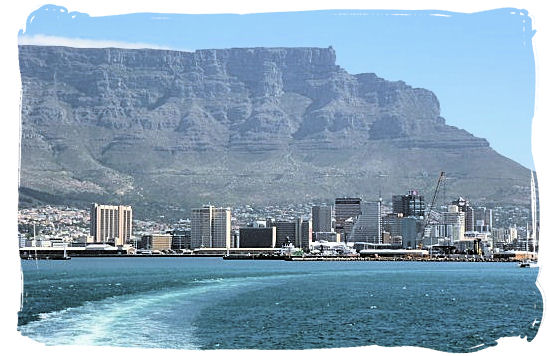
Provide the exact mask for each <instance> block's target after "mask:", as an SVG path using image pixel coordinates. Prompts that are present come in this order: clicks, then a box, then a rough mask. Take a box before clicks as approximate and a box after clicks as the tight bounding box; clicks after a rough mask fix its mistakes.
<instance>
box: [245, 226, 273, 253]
mask: <svg viewBox="0 0 550 356" xmlns="http://www.w3.org/2000/svg"><path fill="white" fill-rule="evenodd" d="M276 230H277V228H276V227H275V226H272V227H241V228H240V229H239V248H273V247H275V240H276V236H277V235H276Z"/></svg>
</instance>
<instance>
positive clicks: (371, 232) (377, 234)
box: [348, 200, 382, 244]
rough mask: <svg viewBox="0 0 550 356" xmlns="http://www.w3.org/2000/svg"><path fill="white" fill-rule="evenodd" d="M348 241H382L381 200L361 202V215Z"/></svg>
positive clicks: (376, 242)
mask: <svg viewBox="0 0 550 356" xmlns="http://www.w3.org/2000/svg"><path fill="white" fill-rule="evenodd" d="M348 241H352V242H369V243H374V244H379V243H382V215H381V201H380V200H378V201H371V202H363V203H361V215H359V217H358V218H357V221H356V222H355V225H354V226H353V228H352V230H351V234H350V237H349V239H348Z"/></svg>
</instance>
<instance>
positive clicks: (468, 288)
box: [18, 257, 542, 352]
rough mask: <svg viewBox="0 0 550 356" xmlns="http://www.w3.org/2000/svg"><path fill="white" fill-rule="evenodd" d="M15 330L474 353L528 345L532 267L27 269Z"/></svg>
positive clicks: (87, 263)
mask: <svg viewBox="0 0 550 356" xmlns="http://www.w3.org/2000/svg"><path fill="white" fill-rule="evenodd" d="M22 269H23V275H24V291H23V308H22V310H21V311H20V313H19V325H18V329H19V330H20V332H21V333H22V334H23V335H25V336H29V337H31V338H32V339H35V340H37V341H39V342H42V343H45V344H48V345H58V344H81V345H110V346H128V347H156V348H182V349H242V348H253V349H304V348H328V347H331V348H333V347H353V346H365V345H374V344H376V345H380V346H421V347H427V348H431V349H436V350H442V351H450V352H466V351H474V350H478V349H481V348H484V347H487V346H491V345H494V344H495V340H496V339H498V338H500V337H505V336H518V335H520V336H526V337H527V339H528V340H531V339H533V338H534V336H535V335H536V333H537V330H538V327H539V323H540V320H541V318H542V297H541V294H540V292H539V291H538V289H537V287H536V285H535V281H536V277H537V272H538V269H523V268H518V267H517V266H516V265H515V264H513V263H450V262H442V263H437V262H432V263H426V262H363V261H357V262H286V261H250V260H244V261H224V260H223V259H221V258H154V257H152V258H73V259H72V260H70V261H22Z"/></svg>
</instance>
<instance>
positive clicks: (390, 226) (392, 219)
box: [382, 213, 403, 236]
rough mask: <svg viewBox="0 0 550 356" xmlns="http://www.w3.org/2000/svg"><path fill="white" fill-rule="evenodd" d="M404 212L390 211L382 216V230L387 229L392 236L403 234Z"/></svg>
mask: <svg viewBox="0 0 550 356" xmlns="http://www.w3.org/2000/svg"><path fill="white" fill-rule="evenodd" d="M401 219H403V214H402V213H399V214H398V213H390V214H387V215H385V216H383V217H382V231H387V232H389V233H390V235H391V236H401Z"/></svg>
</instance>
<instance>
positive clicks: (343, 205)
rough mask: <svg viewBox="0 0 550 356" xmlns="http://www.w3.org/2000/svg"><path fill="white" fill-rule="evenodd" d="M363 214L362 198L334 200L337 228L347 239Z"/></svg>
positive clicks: (345, 239) (344, 239) (342, 236)
mask: <svg viewBox="0 0 550 356" xmlns="http://www.w3.org/2000/svg"><path fill="white" fill-rule="evenodd" d="M359 215H361V198H336V200H335V202H334V217H335V219H336V223H335V230H336V232H337V233H339V234H340V237H341V238H343V241H347V238H348V237H349V235H350V233H351V229H352V227H353V226H354V225H355V221H356V220H357V218H358V216H359Z"/></svg>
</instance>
